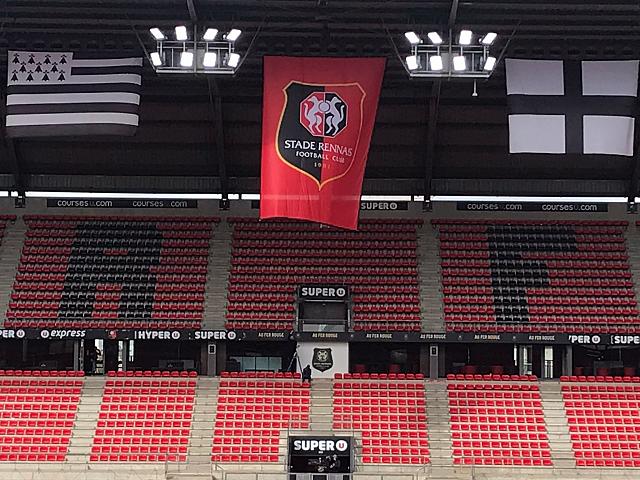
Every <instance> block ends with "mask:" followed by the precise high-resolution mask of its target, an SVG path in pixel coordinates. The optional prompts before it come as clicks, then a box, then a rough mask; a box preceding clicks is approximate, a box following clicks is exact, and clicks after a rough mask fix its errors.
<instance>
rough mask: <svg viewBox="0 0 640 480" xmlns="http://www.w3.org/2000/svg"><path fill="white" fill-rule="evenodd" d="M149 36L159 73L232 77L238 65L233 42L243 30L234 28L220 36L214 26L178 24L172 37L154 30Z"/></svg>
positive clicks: (155, 67)
mask: <svg viewBox="0 0 640 480" xmlns="http://www.w3.org/2000/svg"><path fill="white" fill-rule="evenodd" d="M149 33H150V34H151V36H152V37H153V38H154V40H155V41H156V50H155V51H154V52H152V53H151V55H150V57H151V64H152V65H153V68H154V69H155V71H156V72H158V73H209V74H234V73H235V72H236V70H237V68H238V66H239V65H240V58H241V57H240V54H239V53H237V52H236V51H235V42H236V41H237V40H238V38H240V36H241V35H242V31H241V30H239V29H237V28H232V29H231V30H229V31H228V32H227V33H225V34H221V33H220V31H219V30H218V29H217V28H213V27H201V26H199V25H193V26H190V27H187V26H186V25H177V26H176V27H175V28H174V31H173V35H172V37H173V38H170V37H169V35H168V34H167V33H165V32H164V31H162V30H161V29H159V28H157V27H153V28H150V29H149Z"/></svg>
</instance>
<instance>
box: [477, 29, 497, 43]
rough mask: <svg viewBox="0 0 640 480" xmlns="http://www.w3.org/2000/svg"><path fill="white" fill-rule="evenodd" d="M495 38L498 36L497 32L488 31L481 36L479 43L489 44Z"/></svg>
mask: <svg viewBox="0 0 640 480" xmlns="http://www.w3.org/2000/svg"><path fill="white" fill-rule="evenodd" d="M496 38H498V34H497V33H495V32H489V33H487V34H486V35H485V36H484V37H482V40H480V43H482V44H483V45H491V44H492V43H493V42H495V40H496Z"/></svg>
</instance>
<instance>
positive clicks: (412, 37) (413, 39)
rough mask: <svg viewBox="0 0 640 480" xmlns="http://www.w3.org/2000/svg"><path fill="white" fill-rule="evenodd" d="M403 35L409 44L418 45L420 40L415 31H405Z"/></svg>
mask: <svg viewBox="0 0 640 480" xmlns="http://www.w3.org/2000/svg"><path fill="white" fill-rule="evenodd" d="M404 36H405V37H406V38H407V40H409V43H410V44H411V45H418V44H419V43H420V42H421V41H422V40H420V37H419V36H418V34H417V33H416V32H405V34H404Z"/></svg>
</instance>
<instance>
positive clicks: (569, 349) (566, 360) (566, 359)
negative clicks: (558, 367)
mask: <svg viewBox="0 0 640 480" xmlns="http://www.w3.org/2000/svg"><path fill="white" fill-rule="evenodd" d="M562 374H563V375H573V345H567V346H566V347H565V349H564V355H563V358H562Z"/></svg>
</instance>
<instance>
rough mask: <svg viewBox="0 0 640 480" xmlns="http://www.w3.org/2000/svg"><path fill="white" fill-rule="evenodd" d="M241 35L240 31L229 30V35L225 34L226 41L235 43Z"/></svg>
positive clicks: (235, 29)
mask: <svg viewBox="0 0 640 480" xmlns="http://www.w3.org/2000/svg"><path fill="white" fill-rule="evenodd" d="M241 34H242V30H238V29H237V28H232V29H231V30H229V33H227V36H226V40H227V42H235V41H236V40H238V38H240V35H241Z"/></svg>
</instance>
